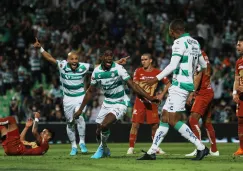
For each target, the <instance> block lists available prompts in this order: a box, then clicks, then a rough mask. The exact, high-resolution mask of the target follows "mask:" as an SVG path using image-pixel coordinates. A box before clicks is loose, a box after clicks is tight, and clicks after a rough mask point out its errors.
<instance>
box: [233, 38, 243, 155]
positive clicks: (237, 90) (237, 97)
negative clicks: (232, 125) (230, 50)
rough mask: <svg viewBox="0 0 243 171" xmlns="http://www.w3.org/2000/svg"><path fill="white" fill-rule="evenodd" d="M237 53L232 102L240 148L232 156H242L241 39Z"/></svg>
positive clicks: (242, 59)
mask: <svg viewBox="0 0 243 171" xmlns="http://www.w3.org/2000/svg"><path fill="white" fill-rule="evenodd" d="M236 49H237V52H238V53H239V55H240V58H239V59H238V60H237V61H236V64H235V81H234V90H233V100H234V101H235V102H236V104H237V108H236V116H237V118H238V136H239V141H240V147H239V148H238V150H237V151H236V152H235V153H234V155H243V98H242V92H243V37H240V38H239V39H238V43H237V45H236Z"/></svg>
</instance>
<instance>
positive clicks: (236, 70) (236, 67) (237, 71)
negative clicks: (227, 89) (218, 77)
mask: <svg viewBox="0 0 243 171" xmlns="http://www.w3.org/2000/svg"><path fill="white" fill-rule="evenodd" d="M235 75H236V76H238V75H239V70H238V60H237V61H236V63H235Z"/></svg>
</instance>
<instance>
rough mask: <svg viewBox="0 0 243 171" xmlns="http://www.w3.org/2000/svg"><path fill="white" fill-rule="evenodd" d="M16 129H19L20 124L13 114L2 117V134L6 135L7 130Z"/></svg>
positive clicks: (0, 120)
mask: <svg viewBox="0 0 243 171" xmlns="http://www.w3.org/2000/svg"><path fill="white" fill-rule="evenodd" d="M16 129H17V130H18V126H17V123H16V120H15V118H14V117H13V116H8V117H5V118H0V130H1V135H2V136H4V135H6V134H7V132H12V131H15V130H16Z"/></svg>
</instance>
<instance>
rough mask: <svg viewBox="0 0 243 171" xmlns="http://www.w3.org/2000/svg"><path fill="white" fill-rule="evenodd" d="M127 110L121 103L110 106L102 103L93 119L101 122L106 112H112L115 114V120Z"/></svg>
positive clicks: (120, 117)
mask: <svg viewBox="0 0 243 171" xmlns="http://www.w3.org/2000/svg"><path fill="white" fill-rule="evenodd" d="M126 112H127V106H125V105H122V104H114V105H112V106H106V105H104V104H103V105H102V106H101V109H100V112H99V114H98V116H97V118H96V120H95V122H96V123H99V124H100V123H102V122H103V120H104V119H105V117H106V115H107V114H108V113H112V114H114V115H115V116H116V119H117V120H120V119H122V118H123V116H124V115H125V114H126Z"/></svg>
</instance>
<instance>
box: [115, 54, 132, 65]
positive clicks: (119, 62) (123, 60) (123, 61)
mask: <svg viewBox="0 0 243 171" xmlns="http://www.w3.org/2000/svg"><path fill="white" fill-rule="evenodd" d="M128 58H130V56H126V57H124V58H121V59H119V61H118V64H120V65H125V64H126V63H127V59H128Z"/></svg>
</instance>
